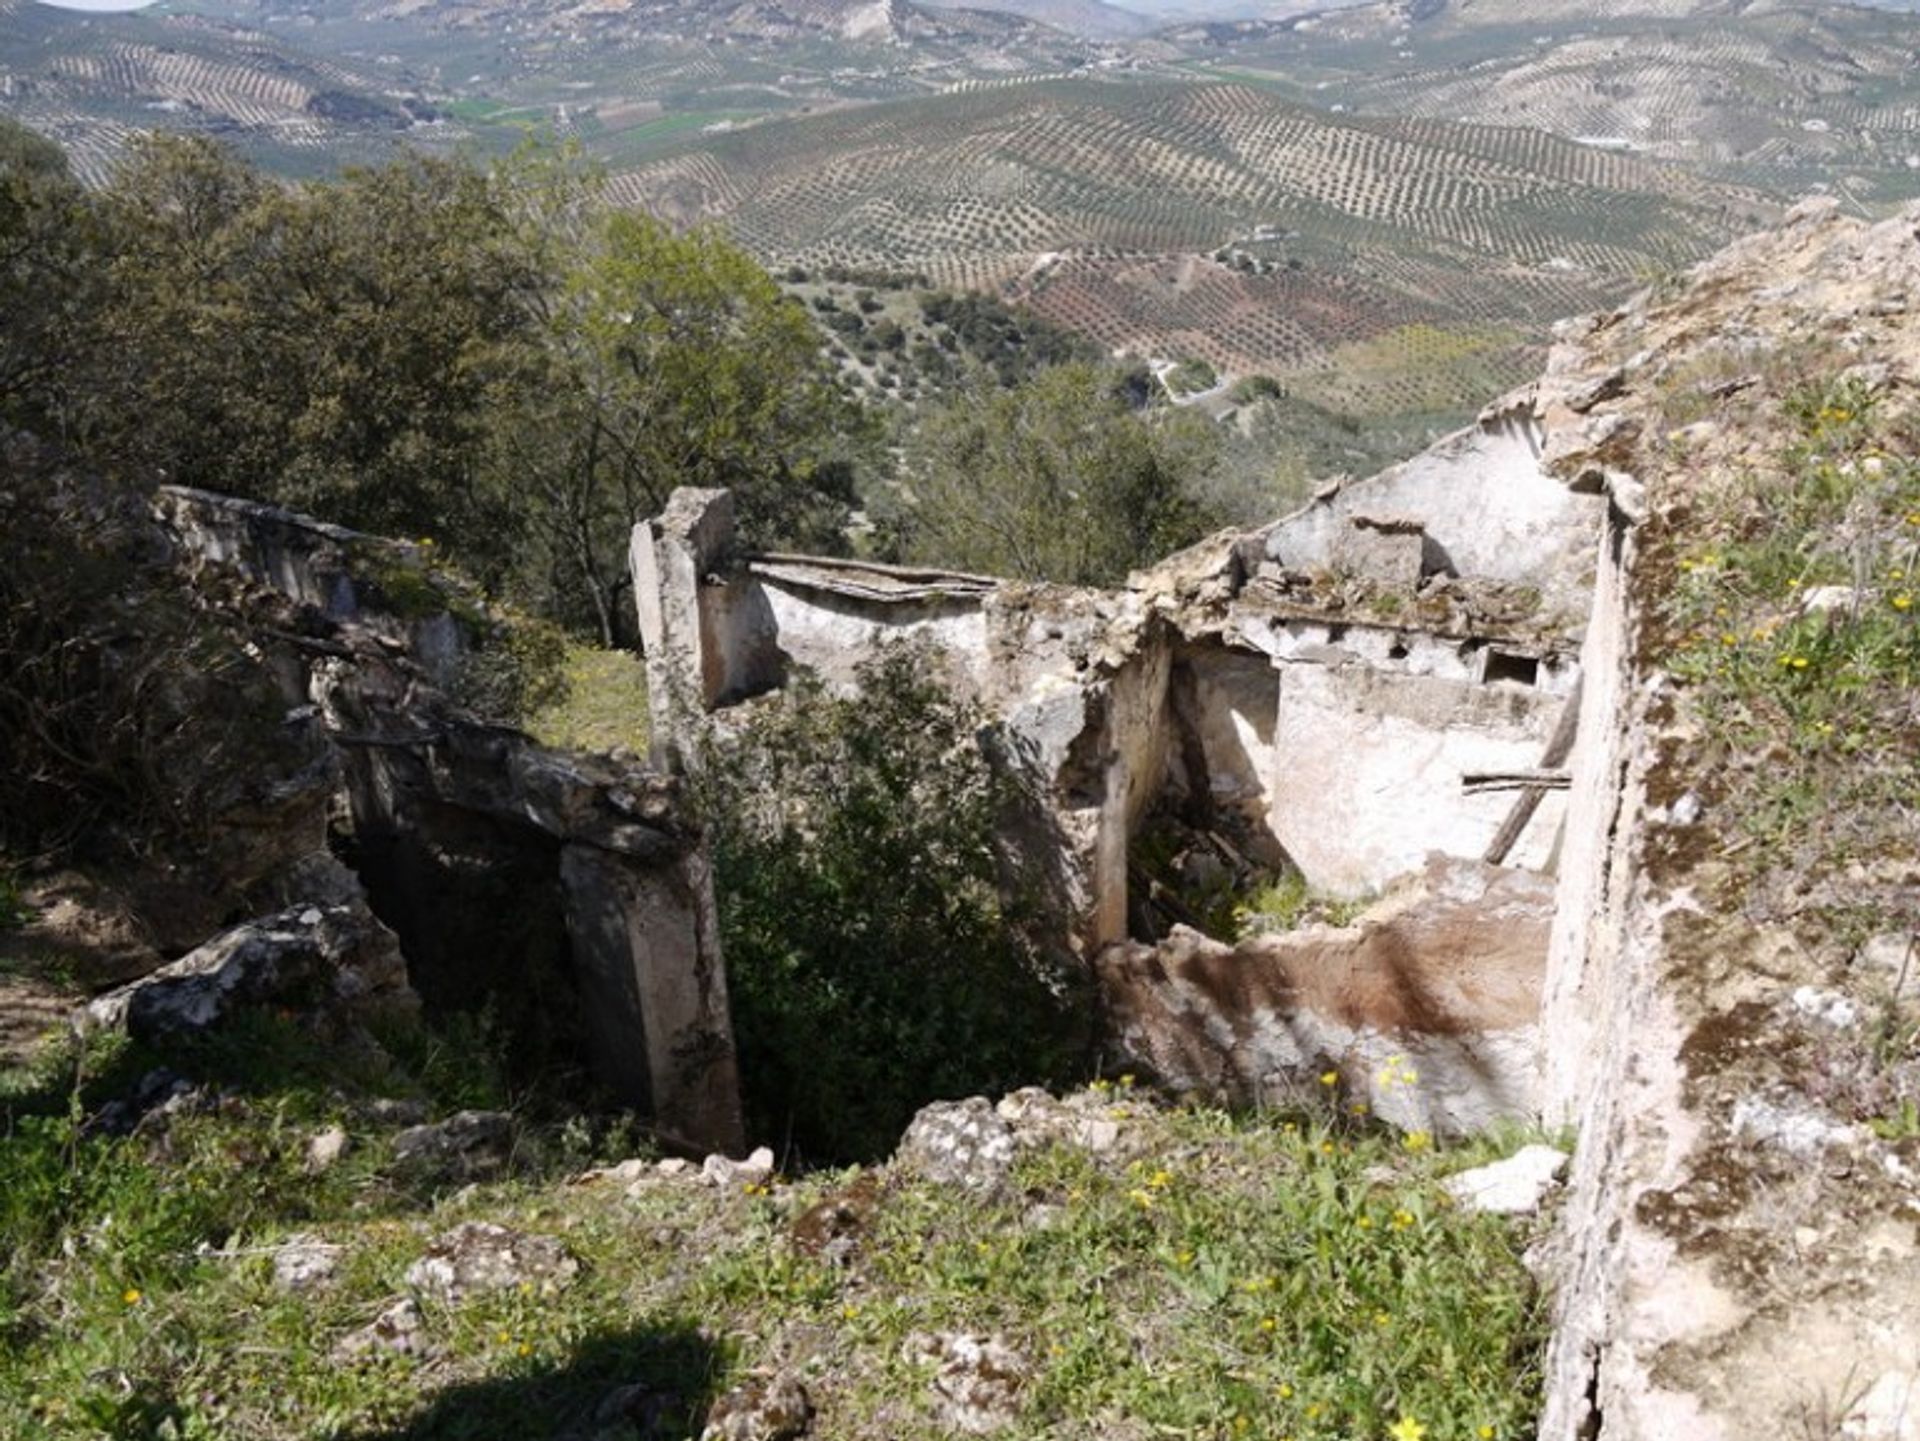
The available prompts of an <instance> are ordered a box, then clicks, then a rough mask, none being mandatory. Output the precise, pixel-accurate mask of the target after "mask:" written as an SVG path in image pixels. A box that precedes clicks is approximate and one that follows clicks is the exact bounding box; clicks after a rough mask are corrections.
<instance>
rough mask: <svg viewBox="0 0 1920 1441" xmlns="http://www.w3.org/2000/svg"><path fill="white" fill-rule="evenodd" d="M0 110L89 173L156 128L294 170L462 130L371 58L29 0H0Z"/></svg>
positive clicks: (227, 29)
mask: <svg viewBox="0 0 1920 1441" xmlns="http://www.w3.org/2000/svg"><path fill="white" fill-rule="evenodd" d="M0 113H4V114H6V115H8V116H10V117H11V118H13V119H15V120H19V121H21V122H23V123H25V124H27V125H31V126H33V127H34V128H35V129H37V130H39V131H41V132H42V133H44V134H46V135H50V136H52V137H53V138H54V139H56V140H59V141H60V142H61V143H62V144H63V145H65V146H66V147H67V151H68V154H69V156H70V157H71V160H72V164H73V166H74V169H75V171H76V172H77V173H78V174H79V175H80V176H81V178H82V179H84V180H86V181H88V182H90V183H99V182H100V181H102V180H104V179H105V178H106V177H107V175H108V174H109V173H111V170H112V168H113V165H114V164H115V162H116V160H117V159H118V157H119V155H120V153H121V152H122V151H123V150H124V148H125V146H126V144H127V142H128V141H129V140H131V139H132V138H133V137H134V136H135V135H137V134H139V133H140V132H142V131H146V130H152V129H168V130H184V131H189V132H197V133H201V134H210V135H216V136H219V137H221V138H223V139H226V140H228V141H231V142H233V143H235V144H237V145H238V146H239V147H240V148H241V149H242V150H244V151H246V152H247V153H248V154H250V155H251V156H253V157H254V158H255V159H256V160H258V161H260V162H261V163H263V164H267V165H269V166H271V167H273V168H275V169H278V170H281V171H284V172H289V173H294V174H304V173H311V172H318V171H326V170H331V169H333V168H334V167H335V166H337V165H338V164H339V163H340V162H342V161H343V160H352V159H366V158H372V157H374V156H377V155H379V154H383V153H386V152H388V151H390V150H391V148H392V147H393V146H394V145H396V144H398V143H400V141H401V139H402V138H403V137H406V138H412V139H428V138H429V137H431V138H433V139H438V140H445V141H451V140H453V139H456V138H459V137H460V136H463V135H464V134H465V133H466V132H464V131H457V132H456V127H449V126H447V125H445V124H444V123H443V124H439V125H429V124H423V123H422V121H423V119H424V118H425V117H426V116H428V115H429V114H431V113H432V112H431V110H430V107H428V106H426V105H425V104H424V103H423V102H422V101H420V99H419V98H418V96H417V94H416V93H415V92H413V91H412V90H411V89H410V87H409V86H408V85H407V84H406V82H405V81H404V80H403V79H402V78H400V77H398V76H395V75H392V74H390V73H385V72H383V71H382V70H380V68H379V67H377V66H374V65H367V66H355V65H353V64H349V63H344V62H341V61H338V60H334V59H330V58H326V57H321V56H315V55H312V54H304V53H300V52H296V51H293V50H290V49H289V48H288V47H287V46H285V45H284V44H282V43H281V42H279V41H276V40H273V39H271V38H269V37H268V36H265V35H262V34H259V33H257V32H252V31H246V30H238V29H235V28H233V27H231V26H228V25H225V24H221V23H217V22H214V21H210V20H207V19H204V18H200V17H197V16H191V15H164V16H162V15H143V14H132V15H82V14H78V13H72V12H66V11H58V10H53V9H49V8H47V7H45V6H41V5H36V4H31V3H28V0H0Z"/></svg>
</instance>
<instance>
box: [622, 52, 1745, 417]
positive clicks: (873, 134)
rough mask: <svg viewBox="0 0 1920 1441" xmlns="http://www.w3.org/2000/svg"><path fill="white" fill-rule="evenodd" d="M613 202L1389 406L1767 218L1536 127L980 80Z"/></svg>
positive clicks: (1356, 404)
mask: <svg viewBox="0 0 1920 1441" xmlns="http://www.w3.org/2000/svg"><path fill="white" fill-rule="evenodd" d="M612 188H613V192H614V194H615V195H616V196H617V197H618V198H619V199H620V200H621V201H622V202H623V203H627V204H632V205H638V206H644V207H646V208H648V209H651V210H654V211H657V212H660V213H663V214H666V215H669V216H671V217H672V218H674V219H675V220H678V221H681V222H686V223H693V222H700V221H718V222H722V223H724V224H725V225H727V226H728V227H729V228H730V229H731V230H732V232H733V233H734V235H735V236H736V237H737V238H738V239H739V240H740V241H741V242H742V243H744V244H745V245H746V246H747V247H748V248H749V249H751V250H752V251H754V252H755V253H756V254H757V255H759V256H760V257H761V258H762V259H763V260H765V261H767V262H768V263H771V264H781V265H784V264H800V265H807V266H817V265H828V264H839V265H845V266H850V267H856V268H867V269H876V270H886V269H892V270H914V271H920V272H924V273H926V274H927V275H929V276H930V277H931V278H933V279H934V280H935V281H936V282H938V283H940V284H944V285H949V286H957V287H972V288H983V289H990V288H996V287H998V288H1003V289H1004V290H1005V291H1006V292H1007V293H1009V294H1011V295H1014V296H1016V297H1018V298H1021V299H1024V300H1025V301H1026V302H1027V303H1028V304H1029V305H1031V306H1032V307H1033V309H1034V310H1036V311H1037V312H1038V313H1039V314H1041V315H1042V316H1044V317H1046V318H1047V319H1050V320H1053V321H1056V322H1058V323H1060V324H1064V325H1066V326H1068V327H1069V328H1072V329H1075V330H1078V331H1080V332H1082V333H1084V334H1087V335H1090V336H1092V337H1094V338H1095V339H1097V340H1099V341H1100V342H1102V343H1103V344H1105V345H1108V346H1110V347H1113V348H1127V349H1131V350H1135V351H1139V352H1145V353H1153V354H1186V355H1194V356H1199V357H1202V358H1205V359H1207V360H1208V361H1210V362H1212V363H1213V364H1214V365H1216V366H1218V367H1220V368H1222V369H1224V370H1227V371H1230V372H1233V373H1238V374H1245V373H1248V372H1252V371H1263V372H1267V373H1271V374H1274V375H1276V376H1283V377H1290V383H1291V384H1293V385H1295V386H1296V387H1298V388H1300V389H1301V390H1302V393H1304V394H1308V395H1309V396H1310V397H1311V398H1313V399H1315V400H1316V401H1320V402H1325V403H1331V404H1334V405H1335V406H1336V407H1337V408H1341V409H1353V410H1357V411H1361V412H1367V413H1385V412H1395V411H1403V410H1410V409H1424V410H1432V409H1441V408H1445V407H1449V406H1459V405H1462V404H1471V403H1475V402H1476V401H1477V400H1478V399H1483V398H1484V397H1485V396H1486V395H1487V394H1488V393H1490V392H1491V391H1492V390H1494V389H1497V388H1498V387H1499V386H1500V385H1502V384H1504V383H1508V382H1510V381H1514V380H1518V379H1519V378H1520V377H1521V376H1522V375H1523V374H1524V372H1525V370H1526V369H1527V368H1528V367H1530V366H1532V365H1534V364H1535V363H1536V361H1537V359H1538V344H1539V340H1540V337H1541V336H1542V334H1543V333H1544V327H1545V325H1546V323H1547V322H1548V321H1550V320H1551V319H1553V318H1555V317H1557V316H1560V315H1563V314H1567V313H1570V312H1574V311H1579V310H1585V309H1590V308H1592V307H1594V306H1596V305H1598V304H1601V303H1603V302H1605V301H1607V300H1610V299H1613V298H1615V297H1617V296H1619V295H1620V294H1622V293H1623V292H1625V291H1626V290H1628V289H1630V288H1632V287H1633V286H1634V285H1635V284H1636V283H1637V282H1641V281H1644V280H1645V279H1646V278H1648V277H1649V276H1650V275H1652V274H1655V273H1658V272H1662V271H1664V270H1667V269H1669V268H1672V267H1674V266H1677V265H1680V264H1683V263H1685V262H1687V261H1689V260H1691V259H1693V258H1695V257H1697V256H1699V255H1700V254H1702V253H1704V252H1705V251H1706V250H1708V249H1710V248H1712V247H1713V246H1715V245H1716V244H1718V243H1720V242H1721V241H1722V240H1723V239H1724V238H1725V237H1726V236H1728V235H1729V234H1732V233H1734V232H1735V231H1738V230H1740V229H1742V228H1744V227H1745V226H1746V225H1748V224H1749V223H1751V222H1753V221H1755V220H1757V219H1759V218H1761V217H1762V216H1764V215H1765V214H1766V213H1767V210H1768V207H1767V204H1766V202H1765V200H1764V199H1763V198H1762V197H1759V196H1757V195H1755V194H1753V193H1751V192H1747V191H1743V190H1740V189H1737V188H1734V187H1729V186H1725V185H1716V184H1711V183H1704V182H1701V181H1699V180H1697V179H1694V178H1692V177H1690V176H1688V175H1686V174H1685V173H1683V172H1680V171H1677V170H1674V169H1671V168H1668V167H1663V166H1660V165H1656V164H1652V163H1650V162H1648V161H1645V160H1642V159H1639V158H1636V157H1633V156H1630V155H1623V154H1616V153H1610V152H1607V151H1603V150H1597V149H1594V148H1591V147H1586V146H1580V145H1576V144H1573V143H1571V142H1567V141H1561V140H1556V139H1554V138H1552V137H1549V136H1546V135H1542V134H1540V133H1538V132H1534V131H1525V130H1519V129H1496V128H1490V127H1478V126H1461V125H1453V124H1449V123H1446V122H1440V121H1432V120H1416V119H1387V120H1380V119H1363V118H1359V117H1354V116H1333V115H1328V114H1325V113H1323V112H1316V111H1312V110H1308V109H1306V108H1304V107H1301V106H1298V105H1294V104H1290V103H1288V102H1286V101H1283V100H1280V99H1278V98H1277V97H1275V96H1273V95H1272V94H1271V93H1269V92H1266V91H1263V90H1261V89H1258V88H1255V87H1249V86H1239V85H1225V84H1191V83H1186V84H1178V83H1148V82H1120V81H1097V80H1055V81H1046V82H1039V83H1033V84H1024V85H1014V84H1008V85H1001V86H993V87H981V88H977V89H971V90H967V91H964V92H959V93H952V94H947V95H943V96H939V97H933V98H928V99H923V100H919V101H916V102H913V103H911V104H895V105H877V106H870V107H864V108H861V109H858V110H850V111H843V112H840V113H836V114H832V115H824V116H817V117H811V118H807V119H801V120H795V121H791V122H788V123H785V124H781V125H770V126H759V127H753V128H749V129H744V130H740V131H736V132H733V133H729V134H723V135H712V136H702V137H699V138H698V139H697V140H689V141H687V142H686V143H685V144H684V145H683V146H682V147H681V148H680V149H679V150H678V151H677V152H676V153H674V154H671V155H668V156H666V157H663V158H661V159H658V160H655V161H651V162H649V163H647V164H644V165H640V166H637V167H634V168H631V169H628V170H624V171H622V172H619V173H617V174H616V175H615V176H614V177H613V180H612Z"/></svg>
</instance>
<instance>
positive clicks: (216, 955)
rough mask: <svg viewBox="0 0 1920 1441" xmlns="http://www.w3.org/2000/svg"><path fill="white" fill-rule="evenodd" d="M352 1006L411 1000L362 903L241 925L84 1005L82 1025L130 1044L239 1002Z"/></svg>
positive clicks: (195, 1027)
mask: <svg viewBox="0 0 1920 1441" xmlns="http://www.w3.org/2000/svg"><path fill="white" fill-rule="evenodd" d="M316 995H317V996H318V997H319V998H320V1001H321V1004H322V1005H329V1006H340V1007H343V1008H355V1007H358V1006H359V1005H361V1004H362V1003H364V1002H368V1001H370V1000H375V999H379V1000H382V1001H391V1000H395V999H397V998H398V997H401V996H411V992H410V991H408V990H407V989H406V968H405V965H404V963H403V962H402V961H401V959H400V952H399V948H398V945H397V943H396V942H395V941H394V938H393V933H392V932H391V931H389V930H388V929H387V928H386V927H385V926H383V925H381V924H380V922H379V921H377V920H375V919H374V917H373V914H372V912H370V911H367V910H366V909H365V908H364V907H354V906H333V907H327V908H324V909H323V908H321V907H319V906H301V907H294V908H292V909H290V910H285V911H281V912H279V913H278V914H277V915H271V916H264V917H262V918H260V919H259V920H253V921H248V922H246V923H245V924H243V925H239V926H235V927H234V928H233V929H232V930H229V931H227V932H225V933H224V934H222V935H220V936H218V937H216V938H215V939H214V940H211V941H209V942H207V944H205V945H204V946H202V947H200V949H198V950H197V951H193V952H191V953H190V954H188V955H186V956H183V957H181V958H180V959H179V960H177V961H174V962H173V963H172V964H171V965H166V966H162V967H161V968H160V969H159V970H157V971H155V972H154V973H153V974H152V975H150V976H147V977H144V978H143V979H141V980H138V981H135V982H133V983H132V984H131V985H127V986H122V987H121V988H120V989H118V990H115V991H109V992H108V993H107V994H106V995H104V996H101V997H99V998H98V999H97V1000H94V1001H92V1002H90V1003H89V1004H88V1005H87V1006H86V1008H85V1010H84V1011H83V1012H82V1013H81V1017H80V1020H81V1024H82V1025H85V1026H101V1027H107V1028H119V1029H124V1030H125V1031H126V1032H127V1034H128V1035H130V1036H132V1037H133V1038H134V1039H136V1040H141V1041H151V1040H156V1039H160V1038H164V1037H167V1036H177V1035H183V1034H192V1033H195V1032H199V1031H205V1030H208V1029H210V1028H212V1027H214V1026H217V1025H218V1024H219V1023H220V1022H221V1021H222V1020H223V1019H224V1018H225V1017H226V1016H227V1015H228V1014H229V1013H231V1012H232V1011H233V1010H235V1009H237V1008H240V1007H244V1006H263V1005H275V1004H287V1005H296V1004H303V1003H306V1002H308V1001H310V1000H312V999H313V998H314V997H315V996H316Z"/></svg>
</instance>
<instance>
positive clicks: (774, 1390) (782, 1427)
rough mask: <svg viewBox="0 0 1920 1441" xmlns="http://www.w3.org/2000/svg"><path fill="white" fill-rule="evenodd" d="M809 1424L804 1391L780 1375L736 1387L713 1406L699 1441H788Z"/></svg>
mask: <svg viewBox="0 0 1920 1441" xmlns="http://www.w3.org/2000/svg"><path fill="white" fill-rule="evenodd" d="M812 1423H813V1403H812V1401H810V1400H809V1399H808V1398H807V1390H806V1387H804V1386H802V1385H801V1384H800V1383H799V1381H797V1380H795V1379H794V1378H793V1377H792V1376H790V1375H787V1374H786V1373H784V1372H782V1373H781V1374H779V1375H776V1376H772V1377H768V1378H766V1379H764V1380H757V1381H749V1382H747V1383H746V1384H745V1385H744V1386H736V1387H734V1389H733V1390H731V1391H729V1392H727V1394H726V1395H724V1396H722V1397H721V1398H720V1399H719V1400H718V1401H716V1402H714V1403H713V1409H712V1410H711V1411H709V1412H708V1413H707V1424H706V1427H705V1429H703V1430H702V1431H701V1432H700V1441H791V1438H793V1437H795V1436H804V1435H806V1432H807V1427H808V1426H810V1425H811V1424H812Z"/></svg>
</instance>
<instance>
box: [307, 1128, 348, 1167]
mask: <svg viewBox="0 0 1920 1441" xmlns="http://www.w3.org/2000/svg"><path fill="white" fill-rule="evenodd" d="M351 1144H352V1142H351V1141H350V1139H349V1138H348V1136H347V1132H346V1129H345V1128H344V1127H342V1126H328V1127H327V1128H326V1129H325V1130H324V1131H316V1132H315V1133H314V1135H313V1137H312V1138H311V1139H310V1140H309V1141H308V1142H307V1169H308V1170H309V1171H311V1172H312V1173H313V1174H314V1175H316V1176H317V1175H319V1174H320V1173H321V1172H322V1171H326V1170H330V1169H332V1167H333V1163H334V1162H335V1161H338V1160H339V1159H340V1158H341V1157H342V1156H344V1155H346V1153H347V1147H348V1146H349V1145H351Z"/></svg>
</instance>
